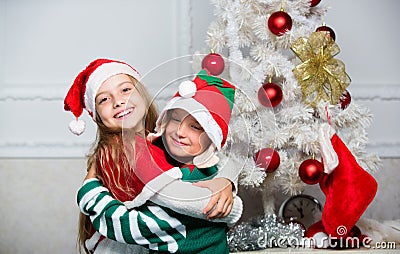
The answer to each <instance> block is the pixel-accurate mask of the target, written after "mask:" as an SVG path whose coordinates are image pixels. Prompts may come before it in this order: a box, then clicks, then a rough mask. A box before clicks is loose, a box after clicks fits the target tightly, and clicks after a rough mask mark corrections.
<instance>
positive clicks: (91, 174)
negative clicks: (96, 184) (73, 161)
mask: <svg viewBox="0 0 400 254" xmlns="http://www.w3.org/2000/svg"><path fill="white" fill-rule="evenodd" d="M96 177H97V174H96V166H95V163H92V166H91V167H90V168H89V170H88V171H87V174H86V177H85V180H87V179H90V178H96Z"/></svg>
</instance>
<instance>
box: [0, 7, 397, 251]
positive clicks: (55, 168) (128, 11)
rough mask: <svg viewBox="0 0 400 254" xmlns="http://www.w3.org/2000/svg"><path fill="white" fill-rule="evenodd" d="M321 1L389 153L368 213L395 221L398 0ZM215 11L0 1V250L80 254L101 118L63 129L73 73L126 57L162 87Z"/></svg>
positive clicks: (182, 67)
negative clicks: (82, 206)
mask: <svg viewBox="0 0 400 254" xmlns="http://www.w3.org/2000/svg"><path fill="white" fill-rule="evenodd" d="M321 3H326V4H329V5H330V6H332V8H331V10H330V11H329V12H328V15H327V17H326V22H327V25H329V26H331V27H332V28H333V29H334V30H335V32H336V36H337V43H338V44H339V46H340V48H341V50H342V51H341V53H340V54H339V55H338V58H339V59H341V60H343V61H344V63H345V64H346V70H347V72H348V73H349V75H350V76H351V78H352V80H353V82H352V85H351V86H350V89H349V90H350V92H351V93H352V98H353V99H354V100H356V101H357V102H358V103H361V104H364V105H366V106H367V107H369V108H370V109H371V111H372V112H373V113H374V115H375V120H374V123H373V125H372V126H371V128H370V130H369V134H370V139H371V144H372V145H370V146H369V147H368V149H369V151H371V152H376V153H378V154H379V155H380V156H382V157H384V158H385V160H384V168H383V169H382V171H381V172H380V173H378V177H377V179H378V181H379V184H380V186H385V188H382V187H381V188H380V189H379V192H378V195H379V196H378V197H379V199H377V200H376V201H374V202H375V203H374V204H373V205H372V206H371V207H370V209H369V210H368V211H367V213H368V216H372V217H375V218H377V219H393V218H395V217H396V216H398V213H397V211H398V210H399V208H400V207H399V194H398V193H400V191H399V187H398V185H397V184H396V183H395V182H394V181H397V182H398V180H399V175H400V174H399V173H398V167H399V164H400V163H399V160H400V135H399V134H398V132H397V130H398V129H400V117H399V114H398V113H397V112H396V109H397V108H398V107H399V103H400V92H399V91H400V80H399V78H398V69H399V67H400V66H399V65H400V64H399V63H398V59H400V53H399V52H400V51H399V50H398V47H397V44H398V41H399V39H400V38H399V37H400V35H399V34H398V33H397V30H396V25H397V24H398V23H399V21H400V17H399V16H398V15H397V13H395V12H396V11H397V10H399V9H400V8H399V7H400V2H398V1H397V0H385V1H372V0H352V1H347V0H322V2H321ZM212 19H213V9H212V5H211V4H210V3H208V1H200V0H196V1H195V0H191V1H185V0H174V1H162V0H158V1H157V0H140V1H139V0H137V1H126V0H114V1H105V0H86V1H79V0H70V1H54V0H36V1H29V0H17V1H15V0H0V116H1V117H2V120H1V125H0V130H1V131H0V201H1V202H2V205H1V206H0V217H1V218H2V220H1V222H0V253H75V252H76V251H75V237H76V235H75V234H76V223H77V222H76V219H77V213H78V210H77V208H76V205H75V191H76V189H77V187H78V186H79V185H80V183H81V179H82V178H83V175H84V172H85V160H84V158H83V155H84V154H85V152H86V151H87V149H88V147H89V145H90V142H91V141H92V140H93V137H94V124H92V123H91V120H90V119H88V117H87V116H86V114H85V117H84V118H85V119H86V121H87V125H88V130H87V131H86V132H85V133H84V134H83V135H82V136H80V137H75V136H73V135H71V134H70V133H69V131H68V129H67V126H68V123H69V121H71V120H72V119H73V118H72V114H70V113H67V112H64V111H63V102H62V101H63V98H64V96H65V94H66V92H67V89H68V88H69V86H70V84H71V83H72V81H73V78H74V77H75V75H76V74H77V73H78V72H79V71H80V70H81V69H82V68H84V66H85V65H87V64H88V63H89V61H90V60H92V59H94V58H96V57H109V58H114V59H120V60H123V61H127V62H129V63H131V64H132V65H134V66H135V67H137V68H138V69H139V71H141V72H142V74H146V79H147V82H146V83H147V84H148V86H149V87H150V90H151V91H152V92H155V91H157V90H158V89H159V88H161V87H162V86H163V85H164V83H163V82H165V80H170V79H169V78H170V77H171V78H172V77H174V76H177V75H185V74H187V72H188V68H187V65H188V59H189V58H185V57H181V56H184V55H187V54H190V53H193V52H194V51H197V50H198V51H202V52H204V53H207V51H208V48H207V46H206V45H205V43H204V39H205V37H206V36H205V32H206V29H207V26H208V24H209V22H210V21H211V20H212ZM176 57H180V58H178V59H175V60H171V59H174V58H176ZM166 61H167V62H166ZM162 63H163V64H162ZM159 64H162V65H161V66H160V67H159V68H156V69H155V70H154V69H153V68H154V67H155V66H157V65H159ZM382 207H385V209H382ZM383 211H384V212H383ZM44 223H46V225H44Z"/></svg>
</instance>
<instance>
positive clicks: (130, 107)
mask: <svg viewBox="0 0 400 254" xmlns="http://www.w3.org/2000/svg"><path fill="white" fill-rule="evenodd" d="M95 102H96V111H97V113H98V114H99V116H100V118H101V120H102V121H103V123H104V125H105V126H106V127H107V128H110V129H113V130H120V129H122V127H124V128H125V129H127V128H129V129H133V130H134V131H136V132H139V131H142V130H143V129H144V125H143V118H144V115H145V113H146V103H145V101H144V99H143V97H142V96H141V95H140V94H139V92H138V91H137V89H136V88H135V85H134V84H133V83H132V80H131V79H130V78H129V76H127V75H125V74H118V75H115V76H112V77H110V78H108V79H107V80H106V81H104V82H103V84H102V85H101V86H100V88H99V90H98V92H97V94H96V100H95Z"/></svg>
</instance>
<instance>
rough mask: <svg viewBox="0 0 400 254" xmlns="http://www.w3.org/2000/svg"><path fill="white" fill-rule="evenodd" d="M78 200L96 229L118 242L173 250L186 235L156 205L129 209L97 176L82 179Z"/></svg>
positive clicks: (182, 226)
mask: <svg viewBox="0 0 400 254" xmlns="http://www.w3.org/2000/svg"><path fill="white" fill-rule="evenodd" d="M77 202H78V205H79V208H80V209H81V211H82V212H83V213H84V214H86V215H88V216H89V217H90V220H91V221H92V223H93V226H94V227H95V229H96V230H97V231H98V232H100V233H101V234H102V235H104V236H106V237H107V238H109V239H112V240H116V241H118V242H122V243H129V244H137V245H142V246H145V247H146V248H149V249H152V250H158V251H164V252H176V251H177V250H178V242H180V241H183V240H184V238H185V236H186V229H185V226H184V225H183V224H181V223H180V222H179V221H178V220H176V219H175V218H173V217H171V216H169V215H168V214H167V213H166V212H165V211H163V210H162V208H160V207H159V206H142V207H140V209H139V210H131V211H128V209H127V208H126V207H125V205H124V204H123V203H121V202H120V201H118V200H116V199H114V198H112V197H111V194H110V193H109V192H108V190H107V189H106V188H104V187H103V186H102V185H101V183H100V182H99V181H98V180H97V179H89V180H86V181H85V182H84V184H83V186H82V187H81V188H80V189H79V190H78V193H77Z"/></svg>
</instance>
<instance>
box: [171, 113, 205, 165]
mask: <svg viewBox="0 0 400 254" xmlns="http://www.w3.org/2000/svg"><path fill="white" fill-rule="evenodd" d="M169 114H170V119H169V122H168V123H167V125H166V127H165V137H164V139H165V140H164V142H165V144H166V148H167V150H168V151H169V152H170V154H171V156H172V157H174V158H175V159H177V160H179V161H181V162H191V161H192V160H193V157H195V156H197V155H199V154H201V153H203V152H204V151H205V150H206V149H207V148H208V147H209V146H210V144H211V140H210V138H209V137H208V136H207V134H206V132H205V131H204V129H203V128H202V127H201V125H200V124H199V123H198V122H197V120H196V119H195V118H194V117H193V116H192V115H190V114H189V113H187V112H186V111H185V110H183V109H172V110H171V112H169Z"/></svg>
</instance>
